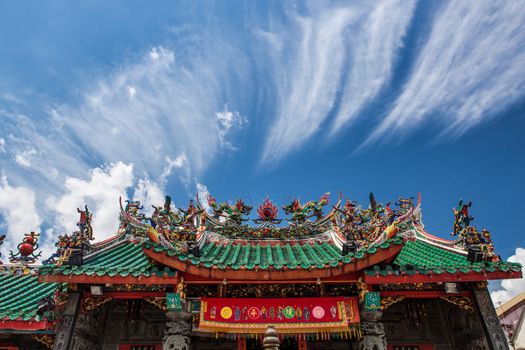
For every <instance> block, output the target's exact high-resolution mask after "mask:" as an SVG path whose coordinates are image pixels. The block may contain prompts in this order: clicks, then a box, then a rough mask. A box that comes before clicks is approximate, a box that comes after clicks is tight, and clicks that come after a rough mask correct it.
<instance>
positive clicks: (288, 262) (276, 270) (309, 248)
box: [144, 237, 403, 280]
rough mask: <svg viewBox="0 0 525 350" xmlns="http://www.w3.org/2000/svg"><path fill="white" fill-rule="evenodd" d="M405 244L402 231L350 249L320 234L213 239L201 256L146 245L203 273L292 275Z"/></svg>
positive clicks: (315, 273)
mask: <svg viewBox="0 0 525 350" xmlns="http://www.w3.org/2000/svg"><path fill="white" fill-rule="evenodd" d="M402 245H403V239H402V238H399V237H397V238H395V239H388V240H386V241H384V242H382V243H380V244H377V245H374V246H370V247H368V248H367V249H362V250H359V251H357V252H356V253H355V254H354V253H349V254H347V255H342V250H341V248H340V247H338V246H337V245H336V244H335V243H334V242H333V241H325V242H318V241H315V240H303V241H291V242H290V241H285V242H283V241H273V242H272V241H253V240H250V241H240V240H239V241H227V240H225V241H219V242H207V243H205V244H204V246H203V248H202V249H201V252H200V256H198V257H197V256H194V255H193V254H192V253H191V252H186V253H181V252H178V253H177V252H176V251H174V250H172V249H170V248H167V247H164V246H162V245H158V244H156V245H154V244H151V243H145V244H144V250H145V253H146V254H148V256H150V257H152V258H153V259H155V260H157V261H160V262H162V263H164V264H166V265H168V266H171V267H173V268H176V269H177V270H180V271H185V272H188V273H190V274H195V275H199V276H202V277H212V278H229V279H236V278H246V279H261V280H286V279H293V278H298V277H308V278H316V277H334V276H339V275H342V274H345V273H349V272H354V271H357V270H361V269H363V268H364V267H366V266H370V265H373V264H374V263H380V262H382V261H384V260H386V259H388V258H392V257H394V256H395V255H396V254H397V253H398V252H399V251H400V249H401V248H402ZM243 271H245V273H242V272H243ZM241 276H242V277H241Z"/></svg>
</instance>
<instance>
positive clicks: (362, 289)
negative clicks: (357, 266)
mask: <svg viewBox="0 0 525 350" xmlns="http://www.w3.org/2000/svg"><path fill="white" fill-rule="evenodd" d="M357 289H358V290H359V302H360V303H362V302H364V301H365V295H366V293H368V286H367V284H366V283H365V282H364V281H363V277H359V278H358V279H357Z"/></svg>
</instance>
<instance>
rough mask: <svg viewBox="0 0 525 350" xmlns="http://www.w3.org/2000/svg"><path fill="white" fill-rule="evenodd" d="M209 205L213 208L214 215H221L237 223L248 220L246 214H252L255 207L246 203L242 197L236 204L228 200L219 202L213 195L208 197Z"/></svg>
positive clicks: (219, 216) (228, 220)
mask: <svg viewBox="0 0 525 350" xmlns="http://www.w3.org/2000/svg"><path fill="white" fill-rule="evenodd" d="M206 199H207V201H208V205H209V206H210V207H211V208H212V210H213V217H214V218H216V219H219V218H221V217H223V218H225V219H226V221H227V222H230V223H233V224H235V225H241V224H242V223H243V222H245V221H248V219H245V218H244V216H248V215H250V212H251V211H252V209H253V207H251V206H249V205H246V204H244V201H243V200H242V199H238V200H237V201H236V202H235V205H230V204H228V203H227V202H225V203H222V204H221V205H218V204H217V200H215V198H213V197H212V196H211V195H208V196H207V197H206Z"/></svg>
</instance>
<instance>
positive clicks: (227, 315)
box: [221, 306, 233, 320]
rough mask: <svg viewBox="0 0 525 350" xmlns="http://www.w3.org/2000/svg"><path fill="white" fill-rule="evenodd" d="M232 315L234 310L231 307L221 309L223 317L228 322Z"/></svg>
mask: <svg viewBox="0 0 525 350" xmlns="http://www.w3.org/2000/svg"><path fill="white" fill-rule="evenodd" d="M232 314H233V311H232V308H231V307H229V306H224V307H223V308H222V309H221V317H222V318H224V319H225V320H227V319H229V318H230V317H232Z"/></svg>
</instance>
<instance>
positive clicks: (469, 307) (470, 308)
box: [441, 296, 474, 312]
mask: <svg viewBox="0 0 525 350" xmlns="http://www.w3.org/2000/svg"><path fill="white" fill-rule="evenodd" d="M441 299H443V300H445V301H446V302H449V303H451V304H454V305H456V306H458V307H459V308H460V309H461V310H464V311H467V312H474V304H473V303H472V299H470V298H469V297H460V296H443V297H441Z"/></svg>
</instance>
